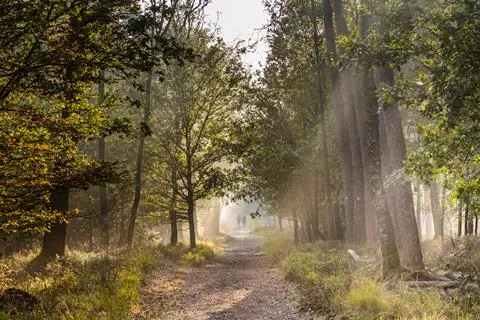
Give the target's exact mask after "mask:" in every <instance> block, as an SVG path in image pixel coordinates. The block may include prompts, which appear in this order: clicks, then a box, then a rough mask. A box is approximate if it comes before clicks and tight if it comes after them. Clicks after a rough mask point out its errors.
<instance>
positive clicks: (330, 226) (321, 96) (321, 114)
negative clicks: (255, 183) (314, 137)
mask: <svg viewBox="0 0 480 320" xmlns="http://www.w3.org/2000/svg"><path fill="white" fill-rule="evenodd" d="M311 11H312V28H313V40H314V46H315V48H314V49H315V75H316V77H315V80H316V89H317V95H318V97H317V99H318V101H317V105H318V108H317V116H318V118H319V125H320V128H319V134H320V143H321V150H320V155H321V167H322V175H323V191H324V194H325V230H326V237H327V239H329V240H332V239H334V238H335V226H334V224H335V217H334V212H333V205H332V195H331V194H332V188H331V178H330V162H329V159H328V154H329V151H328V140H327V139H328V138H327V129H326V124H325V113H326V110H325V92H324V90H323V87H322V71H321V65H320V35H319V33H318V21H317V19H318V12H317V6H316V4H315V0H311ZM316 183H318V182H316Z"/></svg>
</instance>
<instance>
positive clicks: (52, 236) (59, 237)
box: [41, 188, 70, 259]
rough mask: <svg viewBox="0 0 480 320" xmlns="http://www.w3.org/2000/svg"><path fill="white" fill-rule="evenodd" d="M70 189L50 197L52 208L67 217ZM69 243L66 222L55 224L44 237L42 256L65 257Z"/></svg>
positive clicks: (54, 192) (58, 191)
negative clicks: (67, 243)
mask: <svg viewBox="0 0 480 320" xmlns="http://www.w3.org/2000/svg"><path fill="white" fill-rule="evenodd" d="M69 196H70V189H68V188H61V189H57V190H55V191H53V192H52V195H51V197H50V208H51V209H52V210H55V211H58V212H61V213H63V214H64V215H65V216H66V215H67V212H68V209H69ZM66 241H67V224H66V223H65V222H59V223H55V224H54V225H53V227H52V228H51V229H50V230H49V231H47V232H46V233H45V235H44V237H43V244H42V252H41V256H42V257H44V258H47V259H50V258H55V257H56V256H64V255H65V247H66Z"/></svg>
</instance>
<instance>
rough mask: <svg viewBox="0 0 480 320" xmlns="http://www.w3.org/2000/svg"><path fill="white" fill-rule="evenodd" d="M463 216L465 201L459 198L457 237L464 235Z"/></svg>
mask: <svg viewBox="0 0 480 320" xmlns="http://www.w3.org/2000/svg"><path fill="white" fill-rule="evenodd" d="M462 216H463V203H462V200H458V220H457V237H459V238H460V237H461V236H462Z"/></svg>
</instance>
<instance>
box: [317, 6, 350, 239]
mask: <svg viewBox="0 0 480 320" xmlns="http://www.w3.org/2000/svg"><path fill="white" fill-rule="evenodd" d="M322 4H323V21H324V29H325V40H326V43H327V51H328V54H329V56H330V57H331V58H332V59H333V60H336V57H337V48H336V41H335V31H334V29H333V13H332V7H331V4H330V0H322ZM329 71H330V80H331V90H332V102H333V109H334V113H335V120H336V121H335V127H336V131H337V136H338V139H337V143H338V146H339V150H340V161H341V165H342V182H343V191H344V199H345V221H346V230H345V233H346V240H347V241H350V242H352V241H354V239H355V235H354V228H353V225H354V221H355V219H354V213H353V209H354V189H353V185H354V181H353V163H352V148H351V145H350V136H351V135H350V134H349V129H348V128H347V120H346V117H345V107H344V103H343V100H342V90H341V81H340V73H339V71H338V70H337V69H336V68H335V67H333V66H331V65H330V67H329Z"/></svg>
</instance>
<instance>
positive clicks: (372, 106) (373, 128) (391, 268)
mask: <svg viewBox="0 0 480 320" xmlns="http://www.w3.org/2000/svg"><path fill="white" fill-rule="evenodd" d="M370 25H371V17H370V16H368V15H362V16H361V17H360V33H361V36H362V37H363V38H365V37H366V36H367V35H368V32H369V28H370ZM362 84H363V87H362V89H363V92H364V96H365V102H366V105H367V108H366V141H367V146H368V148H367V152H368V168H369V169H368V172H369V173H370V181H369V184H368V186H369V188H370V192H371V194H372V195H374V197H373V199H374V207H373V208H374V210H375V217H376V221H377V230H378V238H379V242H380V250H381V256H382V275H383V277H389V276H390V275H392V274H395V273H397V272H398V271H399V270H400V269H401V265H400V257H399V253H398V248H397V245H396V240H395V234H394V231H393V226H392V221H391V218H390V214H389V212H388V208H387V204H386V199H385V192H384V188H383V179H382V173H381V156H380V124H379V115H378V107H379V105H378V99H377V95H376V89H377V88H376V86H375V81H374V76H373V73H372V72H371V71H369V70H365V71H363V72H362Z"/></svg>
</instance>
